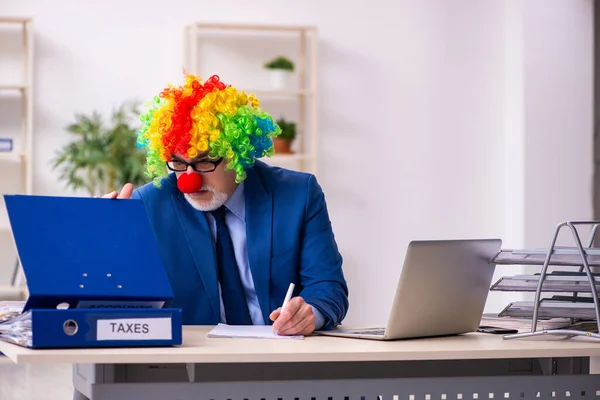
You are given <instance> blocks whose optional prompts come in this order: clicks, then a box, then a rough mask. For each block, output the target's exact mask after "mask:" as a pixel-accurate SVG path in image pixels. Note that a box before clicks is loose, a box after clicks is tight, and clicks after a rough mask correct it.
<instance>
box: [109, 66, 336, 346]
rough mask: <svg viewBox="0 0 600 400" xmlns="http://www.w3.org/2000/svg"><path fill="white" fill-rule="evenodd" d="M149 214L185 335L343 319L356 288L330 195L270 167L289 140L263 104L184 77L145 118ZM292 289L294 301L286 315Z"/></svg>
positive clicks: (311, 181) (326, 325)
mask: <svg viewBox="0 0 600 400" xmlns="http://www.w3.org/2000/svg"><path fill="white" fill-rule="evenodd" d="M142 121H143V123H144V125H143V127H142V129H141V130H140V132H139V137H138V142H139V145H140V146H142V147H144V148H145V149H146V151H147V155H148V156H147V166H148V172H149V175H150V176H151V177H152V178H153V182H151V183H148V184H146V185H145V186H142V187H140V188H138V189H135V190H134V188H133V187H132V185H131V184H127V185H125V186H124V187H123V188H122V190H121V191H120V193H117V192H113V193H109V194H107V195H105V196H104V197H107V198H131V199H141V200H142V201H143V202H144V205H145V208H146V210H147V213H148V216H149V219H150V222H151V225H152V227H153V230H154V232H155V235H156V239H157V242H158V245H159V249H160V252H161V255H162V258H163V261H164V264H165V267H166V270H167V274H168V276H169V279H170V281H171V285H172V287H173V291H174V293H175V300H174V303H173V307H178V308H181V309H182V310H183V322H184V324H189V325H193V324H202V325H213V324H217V323H219V322H223V323H228V324H241V325H251V324H255V325H257V324H271V323H272V324H273V329H274V330H276V331H277V332H278V333H279V334H281V335H296V334H304V335H308V334H310V333H312V332H313V331H314V330H320V329H331V328H333V327H335V326H337V325H338V324H340V323H341V321H342V320H343V319H344V317H345V315H346V313H347V309H348V288H347V284H346V281H345V279H344V275H343V272H342V257H341V255H340V254H339V252H338V248H337V244H336V242H335V238H334V234H333V231H332V226H331V222H330V220H329V216H328V211H327V205H326V202H325V197H324V194H323V192H322V190H321V187H320V186H319V184H318V183H317V180H316V179H315V177H314V176H313V175H311V174H307V173H302V172H297V171H291V170H286V169H282V168H278V167H272V166H268V165H267V164H265V163H263V162H261V161H259V160H258V159H259V158H260V157H263V156H269V155H271V154H272V153H273V149H272V146H273V144H272V138H274V137H276V136H277V135H278V134H279V133H280V131H281V130H280V128H279V127H278V126H277V125H276V124H275V123H274V122H273V118H272V117H271V116H270V115H268V114H267V113H266V112H264V111H262V110H261V109H260V105H259V101H258V99H256V97H255V96H254V95H247V94H245V93H244V92H240V91H238V90H237V89H235V88H233V87H231V86H228V85H225V84H223V82H221V81H220V80H219V78H218V77H217V76H212V77H211V78H209V79H208V80H207V81H205V82H203V81H201V80H200V78H199V77H197V76H194V75H186V82H185V84H184V85H182V86H179V87H169V88H166V89H165V90H163V92H162V93H160V95H159V96H157V97H156V98H155V101H154V102H153V105H152V107H150V108H149V110H148V111H147V112H146V113H145V114H143V115H142ZM290 283H294V284H295V290H294V293H293V295H294V296H293V297H292V299H291V301H290V302H289V303H288V305H287V306H286V308H285V310H284V311H283V312H282V311H281V305H282V303H283V301H284V298H285V295H286V292H287V290H288V287H289V286H290Z"/></svg>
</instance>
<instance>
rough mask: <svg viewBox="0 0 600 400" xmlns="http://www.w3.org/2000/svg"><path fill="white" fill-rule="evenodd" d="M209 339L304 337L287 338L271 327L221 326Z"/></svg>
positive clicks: (217, 327)
mask: <svg viewBox="0 0 600 400" xmlns="http://www.w3.org/2000/svg"><path fill="white" fill-rule="evenodd" d="M206 336H208V337H209V338H250V339H300V340H301V339H304V336H302V335H296V336H285V335H276V334H275V333H273V327H272V326H271V325H227V324H219V325H217V326H215V327H214V328H213V329H212V330H211V331H210V332H208V334H207V335H206Z"/></svg>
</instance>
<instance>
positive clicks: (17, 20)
mask: <svg viewBox="0 0 600 400" xmlns="http://www.w3.org/2000/svg"><path fill="white" fill-rule="evenodd" d="M27 22H31V18H24V17H0V23H2V24H25V23H27Z"/></svg>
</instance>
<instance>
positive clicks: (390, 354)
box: [0, 326, 600, 364]
mask: <svg viewBox="0 0 600 400" xmlns="http://www.w3.org/2000/svg"><path fill="white" fill-rule="evenodd" d="M210 329H212V327H205V326H186V327H184V332H183V346H181V347H171V348H119V349H112V348H109V349H73V350H31V349H26V348H23V347H20V346H16V345H13V344H10V343H6V342H1V341H0V352H2V353H4V354H6V355H7V356H8V357H9V358H10V359H11V360H12V361H14V362H16V363H36V364H37V363H53V364H62V363H65V364H74V363H80V364H138V363H246V362H249V363H254V362H326V361H329V362H331V361H412V360H448V359H491V358H538V357H600V342H597V341H596V342H593V341H590V340H586V339H557V338H551V337H537V338H527V339H511V340H505V339H502V336H501V335H491V334H483V333H470V334H466V335H459V336H449V337H442V338H428V339H411V340H398V341H389V342H382V341H374V340H363V339H347V338H334V337H325V336H310V337H307V338H305V339H304V340H278V339H226V338H218V339H217V338H207V337H206V333H207V332H208V331H209V330H210Z"/></svg>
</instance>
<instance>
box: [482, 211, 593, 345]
mask: <svg viewBox="0 0 600 400" xmlns="http://www.w3.org/2000/svg"><path fill="white" fill-rule="evenodd" d="M585 225H587V226H591V228H590V235H589V238H588V241H587V243H586V245H584V244H583V242H582V240H581V236H580V234H579V231H578V229H577V228H578V227H580V226H585ZM599 226H600V221H598V220H589V221H588V220H583V221H565V222H562V223H560V224H558V225H557V226H556V229H555V231H554V235H553V237H552V241H551V243H550V246H549V248H547V249H526V250H501V251H500V252H499V253H498V254H497V255H496V257H494V259H493V260H492V261H491V262H492V263H496V264H503V265H536V266H541V270H540V272H539V273H538V274H535V275H533V276H530V275H523V277H521V278H519V277H518V276H517V277H516V278H515V279H512V280H506V281H507V282H508V283H504V282H502V281H503V280H504V278H503V279H502V280H501V281H499V282H498V283H496V284H494V285H493V286H492V288H491V289H492V290H507V291H526V292H535V299H534V301H533V304H531V305H530V306H529V305H528V304H525V305H521V304H520V303H527V302H517V303H519V304H516V305H515V306H514V307H513V306H512V304H511V305H509V306H508V307H506V309H505V310H503V311H502V312H501V313H500V315H499V316H501V317H503V316H507V317H520V318H528V317H529V318H531V329H530V330H529V331H528V332H527V331H525V332H521V333H515V334H510V335H505V336H503V337H504V339H516V338H525V337H532V336H539V335H556V336H567V337H575V336H579V337H585V338H590V339H595V340H600V301H599V299H598V297H599V295H600V279H598V278H600V274H598V272H594V271H593V270H592V268H594V267H600V248H598V247H594V241H595V238H596V236H597V235H596V234H597V231H598V227H599ZM563 228H564V229H566V230H567V231H571V234H572V236H573V241H574V242H575V246H557V244H556V242H557V239H558V236H559V233H560V231H561V229H563ZM550 266H554V267H576V268H577V270H576V271H565V270H562V271H560V270H559V271H552V272H550V271H548V269H549V267H550ZM542 292H555V293H556V292H559V293H560V292H563V293H564V292H567V293H568V292H570V293H572V294H571V295H570V296H568V295H558V296H553V297H550V298H545V299H542ZM580 294H588V295H589V296H584V295H580ZM526 306H527V307H526ZM521 308H522V309H523V310H520V309H521ZM551 318H563V319H567V320H568V321H569V326H568V328H569V329H564V328H563V329H541V330H538V329H537V328H538V322H539V320H541V319H551ZM586 322H587V323H590V324H589V325H592V324H591V323H593V325H595V329H594V327H593V326H591V327H589V328H585V326H584V325H583V323H586ZM578 327H581V328H580V329H577V328H578ZM590 330H591V331H590ZM594 330H595V332H594Z"/></svg>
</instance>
